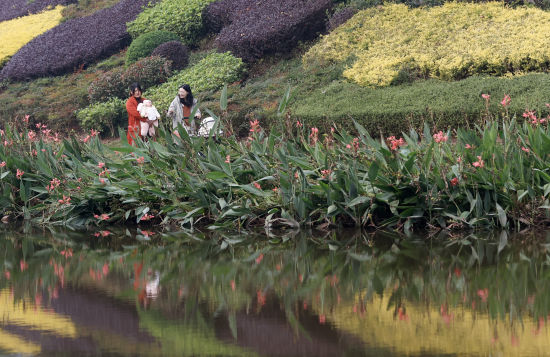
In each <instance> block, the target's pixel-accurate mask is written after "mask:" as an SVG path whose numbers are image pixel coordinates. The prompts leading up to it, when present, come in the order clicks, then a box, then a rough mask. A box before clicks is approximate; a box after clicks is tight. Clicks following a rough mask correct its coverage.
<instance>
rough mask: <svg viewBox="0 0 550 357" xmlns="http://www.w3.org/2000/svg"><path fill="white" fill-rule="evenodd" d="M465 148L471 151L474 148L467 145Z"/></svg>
mask: <svg viewBox="0 0 550 357" xmlns="http://www.w3.org/2000/svg"><path fill="white" fill-rule="evenodd" d="M464 148H465V149H468V150H470V149H473V148H474V147H473V146H472V145H470V144H466V146H464Z"/></svg>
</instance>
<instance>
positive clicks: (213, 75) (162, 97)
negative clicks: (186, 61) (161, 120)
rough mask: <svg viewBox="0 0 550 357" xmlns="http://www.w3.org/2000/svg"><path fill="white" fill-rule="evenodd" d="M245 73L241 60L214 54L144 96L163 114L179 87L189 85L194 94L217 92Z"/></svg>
mask: <svg viewBox="0 0 550 357" xmlns="http://www.w3.org/2000/svg"><path fill="white" fill-rule="evenodd" d="M244 72H245V65H244V63H243V61H242V60H241V59H240V58H236V57H235V56H232V55H231V54H230V53H228V52H226V53H212V54H209V55H208V56H206V57H205V58H203V59H202V60H200V61H199V62H198V63H197V64H195V65H193V66H191V67H187V68H185V69H184V70H182V71H180V72H178V73H176V74H175V75H173V76H172V77H170V78H169V79H168V81H167V82H166V83H164V84H162V85H160V86H157V87H154V88H151V89H149V90H147V91H146V92H145V94H144V96H145V97H146V98H147V99H151V100H152V101H153V103H155V106H156V107H157V109H158V110H159V112H160V113H161V114H162V113H163V111H166V110H168V106H169V105H170V102H172V100H173V99H174V97H175V96H176V94H177V92H178V87H179V86H180V85H182V84H184V83H188V84H189V85H190V86H191V89H192V90H193V94H197V93H200V92H202V91H207V90H216V89H219V88H221V87H223V85H224V84H225V83H232V82H235V81H237V80H239V79H240V78H242V75H243V74H244Z"/></svg>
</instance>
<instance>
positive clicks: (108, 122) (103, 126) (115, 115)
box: [76, 98, 128, 136]
mask: <svg viewBox="0 0 550 357" xmlns="http://www.w3.org/2000/svg"><path fill="white" fill-rule="evenodd" d="M76 117H77V119H78V120H79V121H80V124H81V125H82V127H83V128H84V129H87V130H90V129H94V130H98V131H100V132H106V131H107V130H108V131H109V132H110V134H111V136H114V135H115V134H116V133H117V131H118V130H117V127H124V126H125V123H126V120H127V119H128V116H127V113H126V102H125V101H124V100H123V99H118V98H111V99H109V100H108V101H106V102H102V103H96V104H92V105H90V106H88V107H86V108H84V109H81V110H79V111H78V112H77V113H76Z"/></svg>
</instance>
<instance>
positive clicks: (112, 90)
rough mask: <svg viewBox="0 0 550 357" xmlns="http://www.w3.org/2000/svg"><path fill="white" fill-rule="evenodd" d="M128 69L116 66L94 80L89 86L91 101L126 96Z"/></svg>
mask: <svg viewBox="0 0 550 357" xmlns="http://www.w3.org/2000/svg"><path fill="white" fill-rule="evenodd" d="M125 72H126V69H124V68H115V69H112V70H110V71H108V72H105V73H104V74H102V75H101V76H99V77H98V78H97V79H96V80H94V81H93V82H92V83H91V84H90V86H89V87H88V96H89V98H90V102H91V103H96V102H103V101H106V100H107V99H109V98H121V99H122V98H124V97H125V96H127V94H128V93H127V92H128V89H126V86H125V85H124V79H123V78H124V73H125Z"/></svg>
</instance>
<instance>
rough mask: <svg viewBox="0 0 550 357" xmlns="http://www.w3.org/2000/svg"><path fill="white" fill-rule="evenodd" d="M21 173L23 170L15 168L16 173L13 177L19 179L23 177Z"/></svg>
mask: <svg viewBox="0 0 550 357" xmlns="http://www.w3.org/2000/svg"><path fill="white" fill-rule="evenodd" d="M23 174H25V171H23V170H19V169H17V173H16V174H15V177H17V178H18V179H21V177H23Z"/></svg>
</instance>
